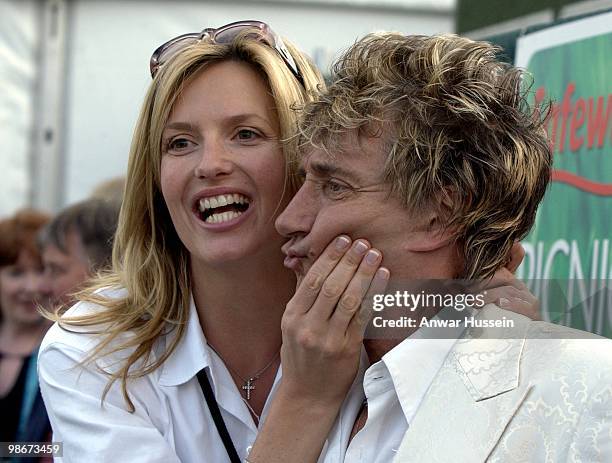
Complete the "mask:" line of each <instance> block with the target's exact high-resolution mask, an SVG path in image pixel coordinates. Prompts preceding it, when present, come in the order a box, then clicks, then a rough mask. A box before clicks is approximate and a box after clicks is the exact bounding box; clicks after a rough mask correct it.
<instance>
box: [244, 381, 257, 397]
mask: <svg viewBox="0 0 612 463" xmlns="http://www.w3.org/2000/svg"><path fill="white" fill-rule="evenodd" d="M253 389H255V386H253V378H249V379H247V381H246V383H244V386H242V390H243V391H246V399H247V400H251V391H252V390H253Z"/></svg>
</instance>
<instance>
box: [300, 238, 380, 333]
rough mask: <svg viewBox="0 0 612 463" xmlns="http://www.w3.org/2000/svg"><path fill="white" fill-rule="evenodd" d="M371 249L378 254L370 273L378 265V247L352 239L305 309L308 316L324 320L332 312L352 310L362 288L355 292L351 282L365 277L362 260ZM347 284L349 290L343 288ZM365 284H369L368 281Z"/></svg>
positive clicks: (362, 279) (368, 267) (358, 303)
mask: <svg viewBox="0 0 612 463" xmlns="http://www.w3.org/2000/svg"><path fill="white" fill-rule="evenodd" d="M372 253H375V254H376V255H377V256H378V257H377V259H376V266H375V268H374V271H373V272H372V275H374V272H375V271H376V268H378V265H380V251H376V250H370V244H369V243H368V242H367V241H365V240H356V241H355V242H354V243H353V245H352V246H351V248H350V249H349V250H348V251H347V252H346V254H345V255H344V256H343V257H342V259H341V260H340V262H338V264H337V265H336V267H335V268H334V269H333V270H332V271H331V273H330V274H329V276H328V277H327V279H326V280H325V282H324V283H323V286H322V287H321V291H320V292H319V296H318V297H317V299H316V301H315V302H314V304H313V306H312V309H311V310H310V311H309V313H308V315H309V317H315V318H316V320H317V321H319V322H321V323H327V322H328V320H329V319H330V318H331V317H332V315H333V314H335V313H338V312H340V313H346V312H352V313H354V311H355V310H356V309H357V308H358V307H359V305H360V304H361V297H363V294H365V291H363V294H361V295H359V293H358V291H355V290H354V286H355V285H357V284H358V282H360V281H364V278H367V272H368V270H370V266H369V264H366V263H365V262H366V259H369V257H370V255H371V254H372ZM369 279H371V277H370V278H369ZM351 284H352V285H353V286H352V287H351V291H347V290H348V288H349V286H350V285H351ZM367 284H368V285H369V281H368V282H367ZM366 289H367V287H366ZM351 316H352V315H351ZM349 319H350V317H349Z"/></svg>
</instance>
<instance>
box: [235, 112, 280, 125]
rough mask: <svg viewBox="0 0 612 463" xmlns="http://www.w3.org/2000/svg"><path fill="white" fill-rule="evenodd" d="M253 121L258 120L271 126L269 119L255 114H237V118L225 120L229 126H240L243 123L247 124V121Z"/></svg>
mask: <svg viewBox="0 0 612 463" xmlns="http://www.w3.org/2000/svg"><path fill="white" fill-rule="evenodd" d="M252 119H257V120H259V121H261V122H264V123H265V124H267V125H271V123H270V121H269V120H268V119H267V118H265V117H262V116H260V115H259V114H255V113H245V114H237V115H235V116H229V117H227V118H226V119H225V121H226V122H228V123H229V124H240V123H241V122H245V121H248V120H252Z"/></svg>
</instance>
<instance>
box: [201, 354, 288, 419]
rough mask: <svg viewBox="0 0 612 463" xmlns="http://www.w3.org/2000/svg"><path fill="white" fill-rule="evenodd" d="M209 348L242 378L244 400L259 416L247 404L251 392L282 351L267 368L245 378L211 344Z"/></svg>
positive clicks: (230, 369)
mask: <svg viewBox="0 0 612 463" xmlns="http://www.w3.org/2000/svg"><path fill="white" fill-rule="evenodd" d="M208 346H209V347H210V348H211V349H212V351H213V352H214V353H215V354H217V357H219V358H220V359H221V361H222V362H223V363H224V364H225V366H226V367H227V369H228V370H229V371H230V372H232V373H233V374H235V375H236V376H238V378H240V380H241V381H242V382H243V383H244V384H243V385H242V387H241V388H240V389H242V390H243V391H244V393H245V395H246V399H245V398H244V397H243V398H242V400H244V401H245V403H246V404H247V406H248V407H249V409H250V410H251V412H252V413H253V414H254V415H255V416H257V414H255V412H254V411H253V409H252V408H251V406H250V405H249V403H248V402H247V401H248V400H251V391H252V390H254V389H255V385H254V384H255V381H257V380H258V379H259V377H260V376H261V375H263V374H264V373H265V372H266V371H267V370H268V368H270V367H271V366H272V364H274V361H275V360H276V358H277V357H278V356H279V354H280V349H279V350H278V351H277V352H276V354H274V357H272V360H270V361H269V362H268V363H267V364H266V366H265V367H263V368H262V369H260V370H259V371H257V372H255V374H253V375H252V376H249V377H248V378H244V377H243V376H242V375H241V374H240V373H238V372H237V371H236V370H234V369H233V368H232V367H231V366H230V365H229V363H227V362H226V361H225V359H224V358H223V357H222V356H221V354H219V351H217V349H215V348H214V346H213V345H212V344H211V343H208ZM257 418H258V419H259V416H257Z"/></svg>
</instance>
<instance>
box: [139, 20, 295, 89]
mask: <svg viewBox="0 0 612 463" xmlns="http://www.w3.org/2000/svg"><path fill="white" fill-rule="evenodd" d="M245 31H250V32H247V33H246V34H245V36H246V38H252V39H254V40H257V41H259V42H263V43H265V44H266V45H268V46H269V47H271V48H273V49H274V50H276V52H277V53H278V54H279V55H280V57H281V58H282V59H283V61H284V62H285V64H286V65H287V67H288V68H289V70H290V71H291V73H292V74H293V75H294V76H295V78H296V79H297V80H298V81H299V82H300V84H302V86H304V78H303V77H302V74H301V73H300V70H299V69H298V67H297V65H296V64H295V61H294V59H293V57H292V56H291V53H289V50H288V49H287V47H286V46H285V44H284V43H283V40H282V39H281V38H280V36H279V35H278V34H277V33H276V32H274V31H273V30H272V29H271V28H270V26H268V25H267V24H266V23H264V22H261V21H237V22H233V23H230V24H226V25H225V26H221V27H218V28H216V29H215V28H212V27H207V28H206V29H204V30H203V31H202V32H192V33H189V34H183V35H179V36H178V37H175V38H173V39H172V40H169V41H168V42H166V43H164V44H163V45H161V46H160V47H159V48H157V50H155V51H154V52H153V55H151V60H150V62H149V68H150V70H151V77H155V74H156V73H157V71H158V70H159V68H160V66H163V64H164V63H166V62H167V61H168V60H169V59H170V58H171V57H172V56H174V55H175V54H176V53H177V52H178V51H180V50H182V49H183V48H185V47H188V46H190V45H193V44H194V43H197V42H200V41H202V40H208V41H210V42H211V43H216V44H228V43H232V42H233V41H234V39H235V38H236V37H237V36H238V35H239V34H241V33H243V32H245Z"/></svg>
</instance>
